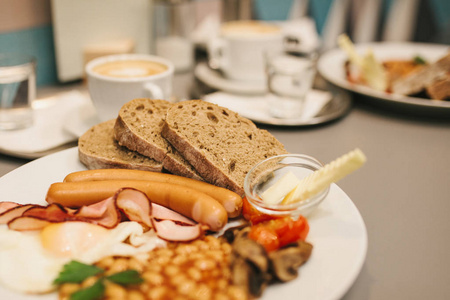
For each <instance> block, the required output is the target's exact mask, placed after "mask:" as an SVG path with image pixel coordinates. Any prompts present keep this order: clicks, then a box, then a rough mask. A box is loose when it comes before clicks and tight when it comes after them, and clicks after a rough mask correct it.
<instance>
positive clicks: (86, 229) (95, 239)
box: [40, 222, 109, 258]
mask: <svg viewBox="0 0 450 300" xmlns="http://www.w3.org/2000/svg"><path fill="white" fill-rule="evenodd" d="M108 233H109V231H108V229H106V228H104V227H101V226H98V225H94V224H90V223H86V222H63V223H55V224H50V225H48V226H46V227H44V229H42V231H41V234H40V238H41V243H42V246H43V247H44V249H46V250H48V251H50V252H51V253H52V254H54V255H57V256H62V257H72V258H73V257H77V256H78V255H79V254H81V253H83V252H86V251H87V250H89V249H90V248H92V247H93V246H94V245H96V244H98V243H99V242H101V240H103V239H104V238H105V237H106V236H107V235H108Z"/></svg>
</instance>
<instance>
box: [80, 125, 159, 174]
mask: <svg viewBox="0 0 450 300" xmlns="http://www.w3.org/2000/svg"><path fill="white" fill-rule="evenodd" d="M114 123H115V120H109V121H106V122H103V123H100V124H97V125H95V126H93V127H92V128H90V129H89V130H88V131H86V132H85V133H84V134H83V135H82V136H81V137H80V139H79V140H78V155H79V158H80V161H81V162H82V163H83V164H84V165H85V166H86V167H87V168H88V169H112V168H120V169H136V170H146V171H153V172H161V170H162V163H160V162H157V161H155V160H153V159H151V158H148V157H146V156H143V155H140V154H139V153H137V152H134V151H130V150H129V149H127V148H125V147H122V146H120V145H119V144H118V143H117V142H116V141H115V139H114Z"/></svg>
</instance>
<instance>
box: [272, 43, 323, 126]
mask: <svg viewBox="0 0 450 300" xmlns="http://www.w3.org/2000/svg"><path fill="white" fill-rule="evenodd" d="M316 61H317V53H315V52H288V51H279V52H266V53H265V62H266V75H267V87H268V95H267V101H268V103H267V107H268V111H269V114H270V115H271V116H273V117H275V118H282V119H289V118H299V117H301V115H302V111H303V107H304V103H305V98H306V95H307V93H308V91H309V90H310V89H311V87H312V84H313V81H314V77H315V75H316Z"/></svg>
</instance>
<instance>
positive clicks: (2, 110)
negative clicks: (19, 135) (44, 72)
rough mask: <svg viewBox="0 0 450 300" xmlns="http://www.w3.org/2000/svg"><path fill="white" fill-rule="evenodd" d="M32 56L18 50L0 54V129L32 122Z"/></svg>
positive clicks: (34, 90)
mask: <svg viewBox="0 0 450 300" xmlns="http://www.w3.org/2000/svg"><path fill="white" fill-rule="evenodd" d="M35 97H36V59H35V58H34V57H32V56H29V55H25V54H20V53H0V130H14V129H22V128H26V127H29V126H31V125H32V124H33V111H32V102H33V100H34V98H35Z"/></svg>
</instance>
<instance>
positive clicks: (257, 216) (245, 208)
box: [242, 197, 276, 225]
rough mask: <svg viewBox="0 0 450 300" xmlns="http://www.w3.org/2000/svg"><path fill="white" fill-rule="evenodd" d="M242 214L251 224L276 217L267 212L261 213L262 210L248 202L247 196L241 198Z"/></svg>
mask: <svg viewBox="0 0 450 300" xmlns="http://www.w3.org/2000/svg"><path fill="white" fill-rule="evenodd" d="M242 215H243V216H244V219H246V220H247V221H250V223H252V224H253V225H254V224H258V223H260V222H264V221H268V220H272V219H275V218H276V217H273V216H270V215H267V214H263V213H262V212H260V211H259V210H257V209H256V208H254V207H253V205H251V204H250V202H248V200H247V197H244V199H243V200H242Z"/></svg>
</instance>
